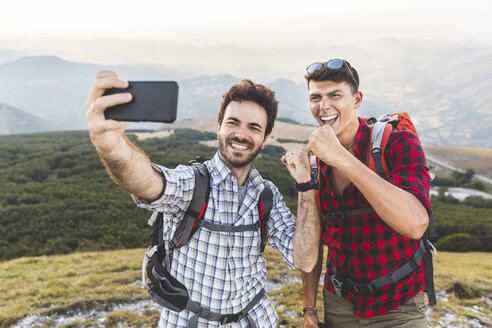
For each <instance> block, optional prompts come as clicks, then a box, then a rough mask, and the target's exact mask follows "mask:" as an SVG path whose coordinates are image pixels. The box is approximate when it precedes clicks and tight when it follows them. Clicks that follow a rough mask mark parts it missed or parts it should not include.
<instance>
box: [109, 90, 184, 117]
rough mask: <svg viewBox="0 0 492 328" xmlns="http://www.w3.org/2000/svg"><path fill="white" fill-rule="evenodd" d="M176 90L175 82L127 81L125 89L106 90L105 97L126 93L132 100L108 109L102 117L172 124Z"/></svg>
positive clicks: (175, 108) (176, 101) (176, 104)
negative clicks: (127, 84)
mask: <svg viewBox="0 0 492 328" xmlns="http://www.w3.org/2000/svg"><path fill="white" fill-rule="evenodd" d="M178 89H179V87H178V83H177V82H175V81H129V86H128V88H126V89H118V88H111V89H107V90H106V91H105V92H104V95H105V96H106V95H112V94H116V93H127V92H128V93H131V94H132V95H133V99H132V101H131V102H129V103H126V104H120V105H116V106H112V107H108V108H107V109H106V110H105V111H104V116H105V117H106V119H111V120H116V121H131V122H142V121H144V122H164V123H171V122H174V121H175V120H176V111H177V108H178Z"/></svg>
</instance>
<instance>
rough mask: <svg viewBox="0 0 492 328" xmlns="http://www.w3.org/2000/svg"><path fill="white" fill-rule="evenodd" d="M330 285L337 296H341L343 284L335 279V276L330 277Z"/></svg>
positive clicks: (338, 279)
mask: <svg viewBox="0 0 492 328" xmlns="http://www.w3.org/2000/svg"><path fill="white" fill-rule="evenodd" d="M331 285H332V286H333V289H334V290H335V293H336V294H337V295H338V296H343V290H344V284H343V282H342V280H341V279H340V278H338V277H337V275H332V276H331Z"/></svg>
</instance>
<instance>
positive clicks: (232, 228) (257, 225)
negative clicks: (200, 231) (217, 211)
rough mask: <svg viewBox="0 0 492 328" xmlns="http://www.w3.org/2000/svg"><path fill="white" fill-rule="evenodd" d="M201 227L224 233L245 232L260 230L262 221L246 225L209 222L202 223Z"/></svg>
mask: <svg viewBox="0 0 492 328" xmlns="http://www.w3.org/2000/svg"><path fill="white" fill-rule="evenodd" d="M200 225H201V227H203V228H206V229H208V230H211V231H223V232H243V231H253V230H258V229H259V228H260V221H257V222H256V223H255V224H245V225H238V226H234V225H220V224H215V223H211V222H209V221H204V220H203V221H200Z"/></svg>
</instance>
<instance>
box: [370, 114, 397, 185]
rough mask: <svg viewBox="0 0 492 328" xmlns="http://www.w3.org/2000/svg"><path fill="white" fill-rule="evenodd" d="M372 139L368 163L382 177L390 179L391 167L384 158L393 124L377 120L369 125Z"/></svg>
mask: <svg viewBox="0 0 492 328" xmlns="http://www.w3.org/2000/svg"><path fill="white" fill-rule="evenodd" d="M369 129H370V133H369V135H370V141H369V142H368V144H367V151H366V156H367V164H368V166H369V168H370V169H371V170H373V171H374V172H376V173H377V174H378V175H379V176H380V177H381V178H383V179H385V180H388V176H389V169H388V166H387V165H386V161H385V160H384V150H385V149H386V146H387V145H388V140H389V138H390V135H391V132H393V126H392V125H391V124H390V123H389V122H381V121H377V122H376V123H374V125H369Z"/></svg>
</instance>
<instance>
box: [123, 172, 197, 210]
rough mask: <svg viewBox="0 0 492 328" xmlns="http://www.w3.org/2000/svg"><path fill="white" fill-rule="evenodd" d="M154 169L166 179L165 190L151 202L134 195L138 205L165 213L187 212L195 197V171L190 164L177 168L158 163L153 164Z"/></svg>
mask: <svg viewBox="0 0 492 328" xmlns="http://www.w3.org/2000/svg"><path fill="white" fill-rule="evenodd" d="M152 165H153V167H154V169H155V170H156V171H158V172H161V173H162V175H163V176H164V179H165V180H166V187H165V188H164V192H163V194H162V195H161V197H159V198H158V199H156V200H155V201H153V202H151V203H147V202H144V201H142V200H139V199H138V198H137V197H136V196H134V195H132V197H133V200H134V201H135V203H136V204H137V206H138V207H142V208H146V209H148V210H151V211H157V212H162V213H165V214H171V215H173V214H176V213H178V212H185V211H186V209H187V208H188V205H189V204H190V202H191V199H192V198H193V189H194V187H195V173H194V171H193V169H192V168H191V167H190V166H185V165H179V166H178V167H176V168H175V169H168V168H166V167H164V166H161V165H158V164H152Z"/></svg>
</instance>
